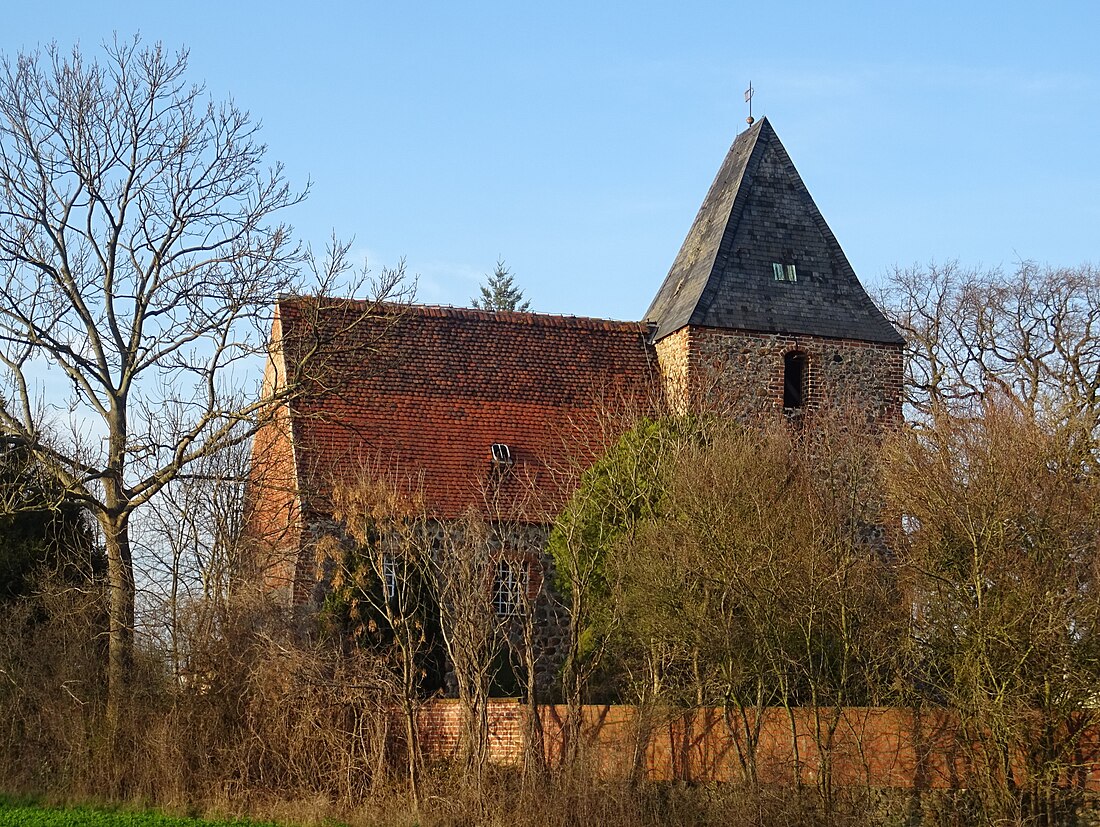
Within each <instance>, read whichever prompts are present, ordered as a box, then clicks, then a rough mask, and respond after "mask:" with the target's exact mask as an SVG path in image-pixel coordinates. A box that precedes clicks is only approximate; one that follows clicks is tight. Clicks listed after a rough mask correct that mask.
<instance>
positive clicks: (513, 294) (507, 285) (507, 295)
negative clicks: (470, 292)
mask: <svg viewBox="0 0 1100 827" xmlns="http://www.w3.org/2000/svg"><path fill="white" fill-rule="evenodd" d="M485 278H486V279H488V281H487V282H486V283H485V284H483V285H481V297H480V298H473V299H471V300H470V303H471V305H473V307H475V308H477V309H478V310H516V311H519V312H520V313H523V312H525V311H526V310H527V309H528V308H529V307H530V306H531V302H529V301H524V300H523V291H522V290H520V289H519V288H518V287H516V285H515V277H514V276H513V275H512V273H511V271H509V269H508V268H507V267H506V266H505V264H504V259H498V260H497V269H496V271H495V272H494V273H492V274H487V275H486V276H485Z"/></svg>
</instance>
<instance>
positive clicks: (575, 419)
mask: <svg viewBox="0 0 1100 827" xmlns="http://www.w3.org/2000/svg"><path fill="white" fill-rule="evenodd" d="M315 302H316V300H312V299H293V300H286V301H283V302H281V303H280V305H279V308H278V314H279V320H280V323H281V329H282V335H283V347H284V354H285V356H286V360H287V371H288V373H289V374H290V376H291V378H292V379H294V378H295V373H296V370H299V371H303V374H302V375H300V376H298V377H297V378H298V379H303V380H304V381H306V382H307V383H309V384H308V386H309V387H310V388H311V390H310V391H309V392H308V393H306V394H305V395H304V396H302V397H300V398H299V399H298V400H297V401H295V402H293V403H292V405H291V418H292V426H293V433H294V440H295V452H296V461H297V467H298V476H299V485H300V486H301V487H302V489H303V491H304V492H309V493H306V500H307V502H312V507H310V506H309V505H307V506H306V508H307V510H312V511H314V512H315V513H317V512H320V513H324V511H325V509H326V508H327V506H326V505H324V503H326V502H327V495H328V493H329V492H330V491H331V488H330V486H331V485H333V484H334V483H335V482H338V481H339V480H342V479H347V480H350V479H354V477H355V476H356V475H357V474H360V473H363V469H364V468H374V469H377V468H388V469H391V470H393V469H397V470H398V471H400V472H401V473H408V474H410V475H415V476H416V477H417V478H418V479H419V480H420V483H419V485H420V487H421V491H422V492H423V494H424V495H425V499H426V501H427V503H428V506H429V508H431V509H432V510H433V512H434V513H435V514H436V515H438V516H440V517H455V516H458V515H459V514H461V513H462V512H464V511H465V510H466V509H467V508H469V507H470V506H474V507H483V504H484V503H485V500H486V494H487V493H488V492H495V494H496V502H497V503H498V505H497V506H496V507H495V508H496V509H497V510H496V511H494V513H490V514H487V515H486V516H489V517H500V518H507V519H527V520H530V521H534V522H541V521H543V520H544V519H545V517H546V515H547V514H548V513H550V512H551V511H553V510H556V509H558V508H560V506H561V505H562V503H563V502H564V499H565V498H566V497H567V496H568V494H569V493H570V491H571V486H572V484H573V483H572V482H571V480H572V479H574V477H572V476H570V474H568V473H564V474H563V473H562V472H565V471H568V470H569V469H571V468H572V469H575V468H576V467H577V465H578V464H580V465H581V466H583V465H586V464H588V463H589V462H591V460H592V459H594V457H595V456H596V454H597V453H598V452H599V451H601V450H602V449H603V448H604V447H606V444H607V443H608V441H609V440H610V439H611V438H613V437H614V436H615V435H617V431H616V428H615V426H614V425H612V426H611V427H610V428H608V427H607V426H606V423H607V421H608V420H612V421H614V419H615V417H614V416H613V414H615V413H616V412H617V411H621V410H625V409H629V408H633V409H635V410H637V409H641V408H642V407H643V406H645V405H647V404H648V403H650V402H651V401H652V399H653V395H654V393H655V392H656V389H657V388H658V385H659V382H658V374H657V367H656V358H655V355H654V351H653V349H652V347H651V346H650V345H649V344H647V329H646V326H645V325H644V324H639V323H633V322H615V321H606V320H602V319H586V318H577V317H572V316H552V315H545V314H538V313H494V312H485V311H478V310H464V309H457V308H449V307H447V308H445V307H426V306H415V305H414V306H398V305H383V306H381V307H375V308H372V307H371V306H370V305H368V304H366V303H359V302H354V303H343V304H338V305H334V306H332V307H330V308H327V309H325V310H322V311H320V312H318V311H317V305H316V303H315ZM327 340H334V341H331V343H330V342H329V341H327ZM315 342H321V343H322V344H320V345H319V346H318V347H317V348H316V350H317V353H318V354H319V356H320V359H319V363H320V364H323V366H324V375H323V376H322V375H321V374H320V373H316V369H313V368H308V367H307V368H301V367H300V363H301V361H302V360H303V359H305V358H306V357H305V355H304V354H306V353H308V352H309V351H310V350H311V348H312V347H313V343H315ZM620 429H621V426H620ZM493 443H504V444H506V445H508V446H509V447H510V449H511V452H512V456H513V458H514V460H515V463H514V465H513V466H512V468H511V469H510V470H509V471H508V472H507V473H504V474H501V473H499V471H497V472H494V471H493V470H492V463H491V457H490V446H491V445H492V444H493ZM532 491H534V492H535V493H536V496H534V497H533V498H532V497H530V494H531V492H532ZM311 495H312V496H311Z"/></svg>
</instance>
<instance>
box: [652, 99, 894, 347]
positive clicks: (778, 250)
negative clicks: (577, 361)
mask: <svg viewBox="0 0 1100 827" xmlns="http://www.w3.org/2000/svg"><path fill="white" fill-rule="evenodd" d="M646 318H647V319H648V320H649V321H652V322H655V323H656V324H657V338H658V339H660V338H663V337H665V336H668V335H670V334H672V333H675V332H676V331H677V330H679V329H680V328H682V327H684V326H687V325H692V326H697V327H712V328H722V329H734V330H745V331H754V332H760V333H783V334H792V335H803V336H819V337H828V338H834V339H852V340H858V341H865V342H875V343H881V344H890V345H900V344H901V341H902V340H901V338H900V336H899V335H898V333H897V332H896V331H895V330H894V329H893V327H892V326H891V325H890V324H889V322H887V321H886V319H885V318H884V317H883V316H882V313H881V312H880V311H879V310H878V308H877V307H875V305H874V303H873V302H872V301H871V299H870V298H869V297H868V296H867V294H866V292H865V291H864V289H863V287H862V285H860V283H859V280H858V279H857V278H856V275H855V272H854V271H853V270H852V267H851V265H850V264H849V262H848V259H847V257H846V256H845V255H844V251H843V250H842V249H841V247H840V244H839V243H838V242H837V240H836V237H835V236H834V235H833V233H832V231H831V230H830V229H829V227H828V225H827V224H826V223H825V219H824V218H823V217H822V215H821V213H820V211H819V210H818V209H817V206H816V204H814V201H813V199H812V198H811V196H810V194H809V191H808V190H807V189H806V186H805V184H804V183H803V182H802V178H801V177H800V176H799V174H798V171H797V170H796V169H795V167H794V164H793V163H792V162H791V159H790V157H789V156H788V155H787V151H786V150H785V149H784V147H783V145H782V143H780V141H779V138H778V137H777V136H776V134H775V131H774V130H773V129H772V127H771V124H770V123H769V122H768V120H767V118H764V119H762V120H761V121H760V122H759V123H757V124H756V125H755V126H753V127H752V128H750V129H748V130H746V131H745V132H743V133H742V134H741V135H739V136H738V137H737V139H736V140H735V141H734V143H733V146H732V147H731V148H730V151H729V153H728V154H727V156H726V158H725V161H724V162H723V164H722V167H721V169H720V170H719V172H718V175H717V177H716V178H715V180H714V183H713V185H712V186H711V188H710V191H709V192H708V194H707V197H706V199H705V200H704V202H703V205H702V207H701V208H700V210H699V214H698V215H697V216H696V219H695V222H694V224H693V225H692V227H691V230H690V231H689V233H688V236H687V238H686V239H685V241H684V244H683V246H682V247H681V249H680V252H679V254H678V255H677V257H676V260H675V262H674V263H673V265H672V269H671V270H670V271H669V274H668V277H667V278H666V279H665V281H664V283H663V284H662V285H661V288H660V290H659V291H658V293H657V296H656V297H655V298H654V300H653V303H652V304H651V305H650V308H649V310H648V311H647V313H646Z"/></svg>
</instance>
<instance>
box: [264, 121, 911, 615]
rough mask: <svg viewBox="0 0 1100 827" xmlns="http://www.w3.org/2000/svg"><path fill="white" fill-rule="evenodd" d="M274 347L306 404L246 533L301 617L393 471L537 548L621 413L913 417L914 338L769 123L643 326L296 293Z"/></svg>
mask: <svg viewBox="0 0 1100 827" xmlns="http://www.w3.org/2000/svg"><path fill="white" fill-rule="evenodd" d="M272 343H273V356H272V359H271V361H270V363H269V365H268V370H267V377H266V380H267V387H268V388H269V389H272V390H275V389H280V388H285V387H291V386H294V385H295V384H296V383H297V385H298V386H299V387H301V388H303V392H301V393H296V394H294V395H292V396H290V397H289V398H288V401H286V402H285V403H283V404H281V405H280V408H279V412H278V416H277V417H276V419H275V421H274V422H273V423H271V424H269V425H268V426H266V427H265V428H264V429H263V431H261V433H260V434H259V435H258V436H257V439H256V442H255V447H254V466H255V467H256V468H260V467H262V468H263V469H265V470H264V476H265V480H264V484H263V485H259V486H256V488H255V493H254V495H253V507H254V512H253V513H254V516H253V520H252V522H253V525H257V526H259V527H260V529H261V530H262V531H261V533H262V534H263V535H264V536H265V537H266V540H267V547H268V548H269V549H270V552H269V553H268V555H267V557H266V558H265V559H266V561H267V562H266V563H265V566H264V571H263V578H264V582H265V584H266V586H267V588H268V590H269V591H270V592H272V593H274V594H277V595H279V596H280V599H281V600H283V601H285V603H286V604H287V605H292V606H302V607H308V606H310V605H317V602H318V601H319V600H320V599H322V597H323V587H321V586H320V585H319V584H320V583H321V581H322V580H323V575H322V573H320V572H319V570H318V566H317V564H316V560H315V557H314V554H313V551H312V549H311V544H312V541H313V540H314V539H316V537H317V536H318V533H323V532H324V531H326V530H332V522H331V512H332V493H333V491H334V489H335V488H336V487H337V486H340V485H342V484H346V483H348V482H350V481H352V480H354V479H355V478H357V477H361V476H362V475H364V474H372V473H383V472H385V473H393V472H394V471H395V470H397V471H400V473H402V474H404V475H405V477H406V478H407V479H410V480H415V484H416V486H417V488H418V491H419V492H420V495H421V496H422V498H423V502H424V503H425V504H426V507H427V508H428V509H429V511H430V516H431V517H432V518H433V519H437V520H439V521H444V522H445V521H447V520H452V519H457V518H458V517H460V516H461V515H462V514H464V513H466V512H467V511H468V510H470V509H474V510H475V511H479V512H481V513H482V514H484V516H485V517H486V519H489V520H494V521H507V522H509V524H511V525H520V526H527V527H528V528H529V532H528V545H529V546H533V547H537V546H538V544H539V543H540V542H545V536H546V526H547V525H548V523H549V522H550V520H551V519H552V518H553V516H554V514H555V513H556V512H557V511H558V510H560V508H561V507H562V506H563V505H564V503H565V501H566V500H567V499H568V497H569V496H570V494H571V492H572V487H573V486H574V485H575V484H576V479H577V474H576V473H575V472H576V470H577V469H583V467H585V466H586V465H587V464H590V463H591V462H592V461H593V460H594V459H595V458H596V457H597V456H599V454H600V453H601V452H602V451H603V450H604V449H606V448H607V447H608V446H609V445H610V444H611V443H612V442H613V440H614V439H616V438H617V437H618V435H619V433H618V432H616V425H615V423H616V422H622V421H623V420H622V419H621V418H619V419H616V417H614V416H609V414H610V413H614V412H616V411H622V410H632V411H639V412H644V411H652V410H655V409H656V408H657V406H658V405H661V404H667V405H670V406H671V408H672V409H673V410H676V409H677V408H678V407H679V408H680V409H683V408H684V407H685V406H687V405H690V404H693V400H699V399H716V398H721V399H726V400H729V403H730V405H731V406H732V408H731V409H732V411H733V412H734V413H735V415H738V416H744V417H753V416H775V417H781V416H787V417H789V418H791V419H792V420H794V421H796V422H798V421H803V419H802V418H803V417H812V412H813V410H814V409H815V408H817V407H819V406H822V405H826V404H830V403H831V402H836V403H843V404H854V405H856V406H858V407H860V408H861V409H863V410H865V411H866V412H867V416H868V418H869V419H871V420H873V421H876V422H880V423H888V422H896V421H900V418H901V390H902V348H903V340H902V339H901V337H900V336H899V335H898V333H897V331H896V330H894V328H893V327H892V326H891V325H890V323H889V322H888V321H887V320H886V318H885V317H884V316H883V315H882V313H881V312H880V311H879V310H878V308H877V307H876V306H875V304H874V303H873V302H872V300H871V299H870V298H869V297H868V295H867V293H866V292H865V291H864V289H863V287H862V285H861V284H860V282H859V280H858V279H857V278H856V274H855V273H854V272H853V270H852V267H851V265H850V264H849V262H848V259H847V258H846V257H845V255H844V252H843V250H842V249H841V247H840V244H839V243H838V242H837V240H836V238H835V236H834V235H833V233H832V231H831V230H830V229H829V227H828V225H827V224H826V223H825V219H824V218H823V217H822V215H821V213H820V212H819V210H818V208H817V206H816V204H815V203H814V201H813V199H812V198H811V196H810V193H809V191H808V190H807V188H806V186H805V184H804V183H803V181H802V178H801V177H800V176H799V174H798V172H797V171H796V169H795V167H794V164H793V163H792V162H791V159H790V157H789V156H788V155H787V151H786V149H784V147H783V145H782V143H780V140H779V138H778V136H777V135H776V133H775V131H774V130H773V129H772V126H771V124H770V123H769V122H768V120H767V118H763V119H761V120H760V121H758V122H757V123H755V124H754V125H752V126H751V127H750V128H749V129H747V130H746V131H744V132H742V133H741V134H740V135H738V136H737V138H736V140H735V141H734V142H733V145H732V147H731V148H730V150H729V153H728V154H727V155H726V158H725V160H724V161H723V163H722V166H721V168H720V169H719V170H718V175H717V177H716V178H715V180H714V183H713V184H712V186H711V188H710V191H709V192H708V193H707V195H706V198H705V199H704V201H703V204H702V207H701V208H700V210H699V213H698V215H697V216H696V218H695V222H694V223H693V225H692V227H691V230H690V231H689V233H688V235H687V238H686V239H685V241H684V243H683V246H682V247H681V249H680V251H679V253H678V254H677V255H676V258H675V260H674V262H673V264H672V268H671V270H670V271H669V273H668V276H667V277H666V278H665V280H664V282H663V283H662V284H661V285H660V286H659V288H658V289H657V291H656V295H655V297H654V298H653V301H652V303H651V304H650V306H649V309H648V311H647V312H646V314H645V317H644V318H643V319H641V320H639V321H609V320H603V319H589V318H582V317H573V316H560V315H549V314H542V313H520V312H487V311H481V310H468V309H460V308H451V307H429V306H418V305H411V306H410V305H382V306H379V305H373V306H372V305H370V304H369V303H367V302H347V301H340V302H335V301H334V302H329V303H327V304H326V300H324V299H321V298H294V299H287V300H285V301H282V302H280V304H279V306H278V307H277V308H276V312H275V321H274V328H273V331H272ZM307 364H309V365H311V366H312V367H310V368H309V369H308V370H307V369H306V367H305V366H306V365H307ZM317 364H321V365H323V370H319V369H318V368H317V367H315V366H316V365H317ZM303 383H304V384H303ZM505 471H506V473H504V472H505ZM256 515H258V517H257V516H256ZM254 533H255V532H254Z"/></svg>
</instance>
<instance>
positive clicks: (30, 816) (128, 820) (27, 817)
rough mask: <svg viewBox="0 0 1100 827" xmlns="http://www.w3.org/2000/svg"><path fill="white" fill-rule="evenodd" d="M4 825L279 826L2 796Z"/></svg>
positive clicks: (1, 825) (0, 805) (0, 816)
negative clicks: (56, 804) (45, 803)
mask: <svg viewBox="0 0 1100 827" xmlns="http://www.w3.org/2000/svg"><path fill="white" fill-rule="evenodd" d="M0 827H276V825H274V824H273V823H272V822H259V821H240V820H236V819H234V820H231V821H207V820H204V819H199V818H180V817H178V816H169V815H164V814H162V813H151V812H145V813H129V812H122V811H110V810H97V809H93V808H90V807H65V808H60V807H57V808H55V807H44V806H39V805H35V804H28V803H22V802H14V801H10V800H6V799H3V798H0Z"/></svg>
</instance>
